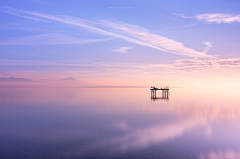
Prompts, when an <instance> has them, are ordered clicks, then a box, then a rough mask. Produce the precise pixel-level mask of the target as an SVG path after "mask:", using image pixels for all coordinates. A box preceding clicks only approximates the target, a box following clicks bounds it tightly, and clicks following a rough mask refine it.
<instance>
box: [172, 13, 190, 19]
mask: <svg viewBox="0 0 240 159" xmlns="http://www.w3.org/2000/svg"><path fill="white" fill-rule="evenodd" d="M172 14H174V15H177V16H179V17H182V18H192V17H190V16H187V15H185V14H177V13H172Z"/></svg>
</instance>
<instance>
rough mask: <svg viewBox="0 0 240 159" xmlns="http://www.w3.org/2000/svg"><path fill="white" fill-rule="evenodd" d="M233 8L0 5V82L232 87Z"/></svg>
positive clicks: (148, 2) (213, 2)
mask: <svg viewBox="0 0 240 159" xmlns="http://www.w3.org/2000/svg"><path fill="white" fill-rule="evenodd" d="M239 6H240V1H238V0H228V1H226V0H218V1H217V0H196V1H192V0H182V1H179V0H142V1H137V0H121V1H112V0H103V1H98V0H91V1H83V0H68V1H67V0H51V1H47V0H21V1H18V0H2V1H0V19H1V20H0V78H9V77H13V78H26V79H31V80H33V81H54V80H58V79H64V78H68V77H73V78H74V79H77V80H79V81H84V82H87V83H89V84H95V85H111V86H114V85H117V86H149V85H150V86H151V85H159V86H165V85H168V86H170V87H171V86H172V87H186V86H189V85H194V86H198V87H201V85H204V86H209V85H216V86H219V85H221V86H222V85H224V86H225V87H229V86H232V87H234V86H236V85H238V81H239V80H240V45H239V41H240V11H239Z"/></svg>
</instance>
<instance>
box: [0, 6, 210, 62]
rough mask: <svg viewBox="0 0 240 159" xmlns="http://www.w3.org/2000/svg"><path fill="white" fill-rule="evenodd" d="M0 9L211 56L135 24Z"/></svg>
mask: <svg viewBox="0 0 240 159" xmlns="http://www.w3.org/2000/svg"><path fill="white" fill-rule="evenodd" d="M0 11H2V12H5V13H9V14H13V15H14V14H18V15H21V14H22V18H24V17H23V16H25V15H27V16H29V15H30V16H33V18H35V17H38V18H39V17H40V18H44V19H48V20H54V21H58V22H62V23H66V24H70V25H75V26H79V27H84V28H87V29H89V30H90V31H92V32H95V33H97V34H101V35H107V36H112V37H114V38H119V39H123V40H126V41H128V42H132V43H135V44H138V45H141V46H147V47H150V48H154V49H157V50H160V51H164V52H168V53H174V54H178V55H182V56H191V57H199V58H209V57H212V56H211V55H207V54H206V51H202V52H199V51H196V50H194V49H191V48H189V47H186V46H184V45H183V44H182V43H180V42H178V41H175V40H173V39H169V38H167V37H163V36H161V35H157V34H152V33H150V32H149V31H148V30H147V29H145V28H142V27H139V26H136V25H130V24H126V23H120V22H118V23H113V22H109V21H100V23H96V22H91V21H88V20H84V19H80V18H78V17H72V16H66V15H50V14H46V13H40V12H34V11H25V10H21V9H16V8H11V7H3V6H2V7H0ZM33 20H34V19H33ZM93 25H101V26H104V27H107V28H111V29H114V30H115V31H118V32H119V31H121V32H122V33H123V34H127V35H128V36H132V37H128V36H125V35H121V34H118V33H114V32H110V31H106V30H102V29H99V28H98V27H94V26H93Z"/></svg>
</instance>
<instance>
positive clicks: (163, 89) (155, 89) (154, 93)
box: [150, 86, 169, 99]
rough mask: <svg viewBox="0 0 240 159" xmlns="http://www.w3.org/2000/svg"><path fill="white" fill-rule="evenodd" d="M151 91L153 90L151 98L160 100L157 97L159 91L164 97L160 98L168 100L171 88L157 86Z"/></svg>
mask: <svg viewBox="0 0 240 159" xmlns="http://www.w3.org/2000/svg"><path fill="white" fill-rule="evenodd" d="M150 90H151V98H153V99H157V98H159V97H157V90H160V91H162V97H160V98H162V99H166V98H167V99H168V97H169V87H168V86H166V87H164V88H156V87H155V86H152V87H151V89H150Z"/></svg>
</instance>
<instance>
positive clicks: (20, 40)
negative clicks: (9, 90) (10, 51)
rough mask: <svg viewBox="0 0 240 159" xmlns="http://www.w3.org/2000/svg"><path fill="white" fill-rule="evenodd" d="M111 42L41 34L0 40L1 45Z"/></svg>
mask: <svg viewBox="0 0 240 159" xmlns="http://www.w3.org/2000/svg"><path fill="white" fill-rule="evenodd" d="M106 40H111V38H108V39H80V38H76V37H71V36H66V35H62V34H40V35H33V36H25V37H17V38H0V45H56V44H85V43H95V42H101V41H106Z"/></svg>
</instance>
